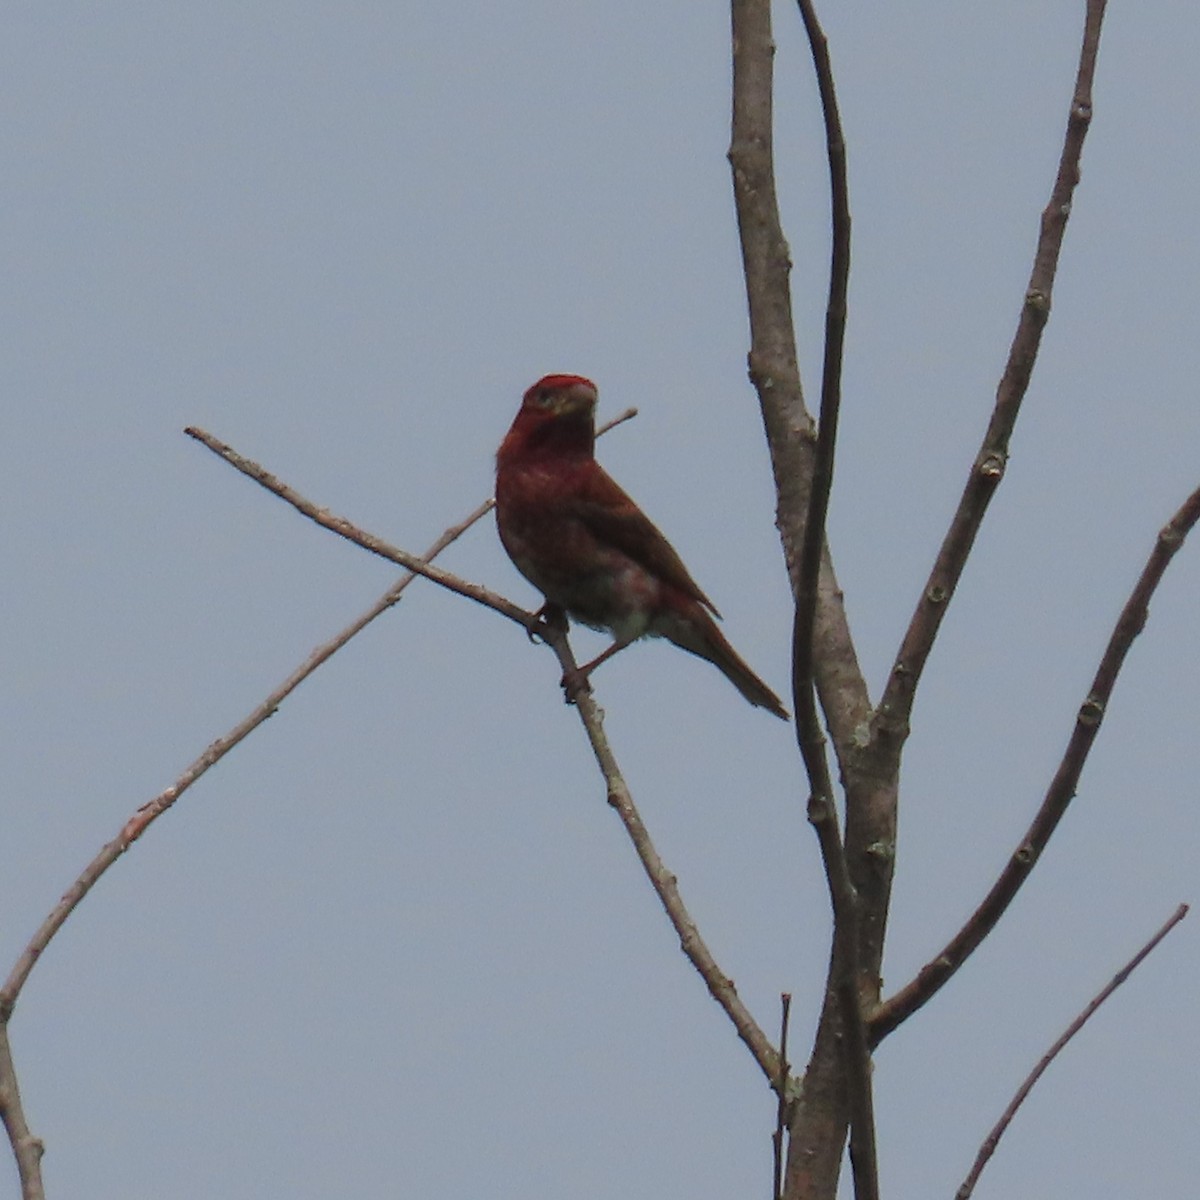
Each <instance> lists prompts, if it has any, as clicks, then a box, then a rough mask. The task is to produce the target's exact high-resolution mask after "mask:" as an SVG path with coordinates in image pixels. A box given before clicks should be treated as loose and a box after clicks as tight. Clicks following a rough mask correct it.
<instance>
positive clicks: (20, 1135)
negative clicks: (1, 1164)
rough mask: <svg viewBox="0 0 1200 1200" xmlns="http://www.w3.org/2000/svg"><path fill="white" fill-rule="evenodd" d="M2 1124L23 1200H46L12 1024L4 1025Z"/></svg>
mask: <svg viewBox="0 0 1200 1200" xmlns="http://www.w3.org/2000/svg"><path fill="white" fill-rule="evenodd" d="M0 1120H3V1122H4V1129H5V1131H6V1132H7V1134H8V1140H9V1142H10V1143H11V1145H12V1148H13V1157H14V1158H15V1159H16V1161H17V1175H18V1177H19V1178H20V1180H21V1200H45V1195H46V1193H45V1192H44V1191H43V1190H42V1151H43V1147H42V1143H41V1141H40V1140H39V1139H38V1138H35V1137H34V1136H33V1134H32V1133H30V1132H29V1126H28V1125H27V1124H26V1122H25V1110H24V1109H23V1108H22V1106H21V1089H20V1088H19V1087H18V1086H17V1072H16V1069H15V1068H14V1067H13V1060H12V1050H11V1048H10V1047H9V1044H8V1022H7V1021H6V1020H5V1021H0Z"/></svg>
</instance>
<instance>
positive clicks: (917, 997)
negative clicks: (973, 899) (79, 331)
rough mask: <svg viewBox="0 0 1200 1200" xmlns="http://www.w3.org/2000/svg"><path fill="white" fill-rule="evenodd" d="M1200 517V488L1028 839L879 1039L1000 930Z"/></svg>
mask: <svg viewBox="0 0 1200 1200" xmlns="http://www.w3.org/2000/svg"><path fill="white" fill-rule="evenodd" d="M1197 521H1200V488H1197V489H1196V490H1195V491H1194V492H1192V494H1191V495H1190V496H1189V497H1188V498H1187V499H1186V500H1185V501H1184V503H1183V504H1182V506H1181V507H1180V508H1179V510H1178V511H1177V512H1176V513H1175V515H1174V516H1173V517H1172V518H1171V519H1170V521H1168V522H1167V524H1166V525H1165V526H1163V528H1162V529H1161V530H1160V532H1159V535H1158V539H1157V540H1156V542H1155V544H1154V549H1153V550H1152V551H1151V553H1150V557H1149V559H1148V560H1147V562H1146V565H1145V567H1144V568H1143V569H1142V573H1141V576H1140V577H1139V578H1138V581H1137V584H1136V585H1135V586H1134V589H1133V591H1132V593H1130V596H1129V599H1128V600H1127V601H1126V602H1125V607H1124V608H1123V609H1122V610H1121V615H1120V617H1119V618H1118V619H1117V623H1116V626H1115V628H1114V629H1113V632H1112V636H1111V637H1110V638H1109V641H1108V646H1107V647H1106V648H1105V651H1104V655H1103V657H1102V658H1101V660H1100V665H1099V667H1098V668H1097V670H1096V674H1095V677H1094V678H1093V679H1092V686H1091V688H1090V689H1089V691H1088V694H1087V697H1086V699H1085V700H1084V702H1083V704H1082V705H1081V707H1080V709H1079V713H1078V715H1077V716H1076V718H1075V728H1074V730H1073V731H1072V733H1071V738H1070V740H1069V741H1068V743H1067V748H1066V750H1065V751H1064V752H1063V757H1062V761H1061V762H1060V763H1059V766H1058V770H1057V771H1056V772H1055V775H1054V778H1053V780H1051V783H1050V786H1049V788H1048V789H1047V791H1046V796H1045V799H1044V800H1043V801H1042V806H1041V808H1040V809H1038V813H1037V816H1035V817H1034V818H1033V823H1032V824H1031V825H1030V826H1029V829H1028V830H1027V831H1026V833H1025V836H1024V837H1023V838H1022V839H1021V844H1020V845H1019V846H1018V847H1017V849H1016V850H1015V851H1014V852H1013V854H1012V856H1011V857H1010V858H1009V860H1008V862H1007V864H1006V865H1005V867H1004V870H1003V871H1002V872H1001V873H1000V876H999V878H998V879H997V880H996V882H995V883H994V884H993V885H992V889H991V891H990V892H988V894H987V896H986V897H985V898H984V900H983V902H982V903H981V904H980V905H979V907H978V908H977V909H976V910H975V911H974V912H973V913H972V914H971V916H970V917H969V918H968V919H967V922H966V924H965V925H964V926H963V927H962V928H961V929H960V930H959V931H958V933H956V934H955V935H954V937H953V938H951V939H950V941H949V942H948V943H947V944H946V946H945V948H944V949H943V950H942V951H941V953H940V954H938V955H937V956H936V957H934V958H932V959H930V960H929V962H927V963H926V964H925V965H924V966H923V967H922V968H921V970H920V971H919V972H918V973H917V976H916V978H915V979H913V980H912V982H911V983H909V984H907V985H906V986H905V987H902V988H901V989H900V990H899V991H898V992H896V994H895V995H894V996H892V997H891V998H890V999H888V1000H887V1001H885V1002H884V1003H883V1004H881V1005H880V1006H879V1007H878V1008H877V1009H876V1010H875V1012H874V1013H873V1014H872V1015H871V1017H870V1020H869V1021H868V1029H869V1032H870V1035H871V1042H872V1044H873V1045H874V1044H878V1043H879V1042H880V1041H881V1040H882V1039H883V1038H885V1037H886V1036H887V1035H888V1034H889V1033H891V1032H892V1030H893V1029H895V1028H896V1026H898V1025H899V1024H900V1023H901V1022H902V1021H905V1020H907V1019H908V1018H909V1017H910V1016H912V1014H913V1013H914V1012H916V1011H917V1009H919V1008H920V1007H921V1006H922V1005H924V1004H925V1003H927V1002H928V1001H929V1000H930V999H931V998H932V997H933V996H934V995H936V993H937V992H938V991H939V990H940V989H941V988H942V987H943V986H944V985H945V983H946V981H947V980H948V979H949V978H950V977H951V976H952V975H953V974H954V972H955V971H957V970H958V968H959V967H961V966H962V964H963V963H964V962H965V961H966V960H967V959H968V958H969V957H970V956H971V954H973V953H974V951H975V950H976V948H977V947H978V946H979V944H980V943H981V942H982V941H983V939H984V938H985V937H987V935H988V934H989V933H990V932H991V931H992V929H993V928H994V927H995V925H996V922H997V921H999V920H1000V918H1001V916H1003V914H1004V911H1005V909H1007V908H1008V906H1009V904H1011V903H1012V900H1013V897H1014V896H1016V894H1017V892H1018V891H1019V890H1020V888H1021V885H1022V884H1023V883H1024V882H1025V880H1026V879H1027V878H1028V877H1029V872H1030V871H1032V870H1033V867H1034V864H1035V863H1037V861H1038V859H1039V858H1040V857H1041V854H1042V851H1043V850H1044V849H1045V848H1046V843H1047V842H1048V841H1049V840H1050V835H1051V834H1052V833H1053V832H1054V830H1055V829H1056V828H1057V826H1058V823H1059V821H1060V820H1061V819H1062V815H1063V813H1065V812H1066V811H1067V805H1069V804H1070V803H1071V800H1072V798H1073V797H1074V795H1075V790H1076V788H1077V787H1078V785H1079V776H1080V775H1081V774H1082V772H1083V767H1084V764H1085V763H1086V762H1087V756H1088V753H1089V751H1090V750H1091V748H1092V743H1093V742H1094V741H1095V740H1096V735H1097V733H1099V731H1100V722H1101V721H1102V720H1103V718H1104V714H1105V712H1106V711H1107V709H1108V702H1109V698H1110V697H1111V696H1112V690H1113V687H1114V685H1115V684H1116V682H1117V676H1118V675H1119V674H1120V671H1121V666H1122V664H1123V663H1124V662H1125V656H1126V655H1127V654H1128V653H1129V648H1130V646H1132V645H1133V641H1134V638H1136V637H1137V635H1138V634H1139V633H1141V631H1142V629H1143V628H1144V627H1145V624H1146V618H1147V616H1148V614H1149V610H1150V599H1151V597H1152V596H1153V595H1154V592H1155V589H1156V588H1157V587H1158V584H1159V581H1160V580H1161V579H1162V577H1163V573H1164V572H1165V571H1166V569H1167V566H1168V564H1169V563H1170V561H1171V559H1172V558H1174V557H1175V554H1176V552H1177V551H1178V550H1179V548H1180V546H1182V545H1183V543H1184V539H1185V538H1186V537H1187V535H1188V533H1189V532H1191V530H1192V528H1193V527H1194V526H1195V525H1196V522H1197Z"/></svg>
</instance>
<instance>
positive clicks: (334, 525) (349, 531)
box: [184, 425, 535, 628]
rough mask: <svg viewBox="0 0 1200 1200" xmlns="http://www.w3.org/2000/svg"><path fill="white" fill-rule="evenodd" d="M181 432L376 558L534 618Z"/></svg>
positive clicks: (511, 615) (527, 620) (201, 436)
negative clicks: (384, 559) (375, 555)
mask: <svg viewBox="0 0 1200 1200" xmlns="http://www.w3.org/2000/svg"><path fill="white" fill-rule="evenodd" d="M184 433H186V434H187V435H188V437H192V438H195V439H196V441H198V442H201V443H203V444H204V445H205V446H207V447H208V448H209V449H210V450H211V451H212V452H213V453H214V454H216V455H219V456H220V457H221V458H223V459H224V460H225V461H226V462H227V463H229V465H230V466H231V467H235V468H236V469H237V470H239V471H241V473H242V474H243V475H245V476H247V478H249V479H253V480H254V482H255V483H257V484H259V485H260V486H261V487H264V488H266V489H267V491H268V492H273V493H274V494H275V495H276V496H278V497H279V498H280V499H281V500H286V501H287V502H288V504H290V505H291V506H292V507H293V508H294V509H296V510H297V512H301V513H303V514H304V515H305V516H306V517H308V519H309V520H310V521H315V522H316V523H317V524H318V525H321V526H323V527H324V528H325V529H329V530H332V531H333V532H334V533H336V534H338V535H339V536H341V537H344V538H346V539H347V541H351V542H354V544H355V545H357V546H361V547H362V548H363V549H364V550H369V551H370V552H371V553H372V554H378V555H379V557H380V558H386V559H388V560H389V561H390V562H394V563H397V564H399V565H400V566H402V567H405V568H406V569H407V570H409V571H412V572H413V574H415V575H424V576H425V578H426V579H431V580H432V581H433V582H434V583H437V584H440V585H441V586H442V587H444V588H447V589H449V590H450V591H452V592H457V593H458V594H459V595H460V596H466V597H467V599H468V600H474V601H475V602H476V603H477V604H483V605H485V606H486V607H488V608H492V609H495V610H496V612H498V613H500V615H501V616H504V617H507V618H508V619H509V620H510V621H516V623H517V624H518V625H524V626H525V627H526V628H529V627H530V625H531V623H533V622H534V620H535V618H534V615H533V614H532V613H529V612H526V611H525V609H523V608H519V607H518V606H517V605H515V604H513V603H512V602H511V601H510V600H506V599H505V598H504V597H503V596H500V595H497V593H495V592H492V591H489V590H488V589H487V588H485V587H481V586H480V585H479V584H477V583H470V582H468V581H467V580H465V579H460V578H459V577H458V576H457V575H452V574H451V573H450V572H449V571H443V570H442V569H441V568H440V567H434V566H431V565H430V564H429V563H427V562H425V561H424V560H423V559H421V558H419V557H418V556H417V555H415V554H410V553H409V552H408V551H407V550H401V549H400V548H399V547H397V546H393V545H391V544H390V543H388V542H385V541H384V540H383V539H382V538H378V537H375V535H374V534H371V533H367V532H366V530H363V529H359V528H358V526H357V525H355V524H354V523H353V522H351V521H348V520H347V519H346V518H345V517H339V516H336V515H334V514H333V513H331V512H329V510H328V509H324V508H320V507H318V506H317V505H315V504H314V503H313V502H312V501H311V500H306V499H305V498H304V497H303V496H302V495H300V493H299V492H297V491H296V490H295V489H294V488H291V487H288V485H287V484H286V483H283V482H282V481H281V480H279V479H276V478H275V476H274V475H272V474H271V472H270V471H268V470H266V469H265V468H264V467H260V466H259V465H258V463H256V462H252V461H251V460H250V459H248V458H244V457H243V456H242V455H240V454H239V453H238V452H237V451H236V450H234V448H233V447H232V446H229V445H226V443H225V442H222V441H221V440H220V439H219V438H215V437H213V435H212V434H211V433H206V432H205V431H204V430H203V429H198V428H197V427H196V426H194V425H190V426H188V428H187V429H185V430H184Z"/></svg>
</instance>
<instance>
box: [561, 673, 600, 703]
mask: <svg viewBox="0 0 1200 1200" xmlns="http://www.w3.org/2000/svg"><path fill="white" fill-rule="evenodd" d="M559 682H560V683H561V684H562V690H563V698H564V699H565V700H566V702H567V703H568V704H575V703H576V702H577V701H578V699H579V697H580V696H581V695H583V694H584V693H585V692H587V693H588V694H589V695H590V694H591V690H592V685H591V684H590V683H589V682H588V677H587V672H586V671H581V670H580V669H579V668H578V667H576V668H575V670H573V671H564V672H563V677H562V679H561V680H560V681H559Z"/></svg>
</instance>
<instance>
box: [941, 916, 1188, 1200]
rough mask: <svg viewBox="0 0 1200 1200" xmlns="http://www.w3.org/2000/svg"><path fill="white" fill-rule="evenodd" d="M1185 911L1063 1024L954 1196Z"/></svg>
mask: <svg viewBox="0 0 1200 1200" xmlns="http://www.w3.org/2000/svg"><path fill="white" fill-rule="evenodd" d="M1187 914H1188V906H1187V905H1186V904H1181V905H1180V906H1179V907H1178V908H1177V909H1176V910H1175V911H1174V912H1173V913H1172V914H1171V916H1170V918H1169V919H1168V920H1167V922H1166V924H1164V925H1163V927H1162V928H1161V929H1160V930H1159V931H1158V932H1157V933H1156V934H1155V935H1154V936H1153V937H1152V938H1151V939H1150V940H1149V941H1148V942H1147V943H1146V944H1145V945H1144V946H1143V947H1142V948H1141V949H1140V950H1139V951H1138V952H1137V953H1136V954H1135V955H1134V956H1133V957H1132V958H1131V959H1130V960H1129V961H1128V962H1127V963H1126V964H1125V965H1124V966H1123V967H1122V968H1121V969H1120V970H1119V971H1118V972H1117V973H1116V974H1115V975H1114V976H1113V977H1112V979H1110V980H1109V981H1108V984H1107V985H1106V986H1105V987H1104V988H1102V989H1101V990H1100V992H1099V993H1098V994H1097V995H1096V996H1095V997H1094V998H1093V999H1092V1001H1091V1003H1090V1004H1089V1005H1088V1006H1087V1007H1086V1008H1085V1009H1084V1010H1083V1012H1081V1013H1080V1014H1079V1016H1077V1017H1076V1018H1075V1020H1074V1021H1072V1022H1071V1024H1070V1025H1068V1026H1067V1028H1066V1030H1065V1031H1064V1032H1063V1034H1062V1036H1061V1037H1060V1038H1059V1039H1058V1041H1056V1042H1055V1043H1054V1045H1053V1046H1051V1047H1050V1049H1049V1050H1047V1051H1046V1053H1045V1054H1044V1055H1043V1056H1042V1058H1041V1061H1039V1063H1038V1064H1037V1066H1036V1067H1034V1068H1033V1070H1032V1071H1030V1072H1029V1074H1028V1075H1027V1076H1026V1078H1025V1081H1024V1083H1022V1084H1021V1086H1020V1087H1019V1088H1017V1092H1016V1095H1015V1096H1013V1098H1012V1100H1011V1102H1010V1103H1009V1106H1008V1107H1007V1108H1006V1109H1005V1110H1004V1113H1003V1115H1002V1116H1001V1117H1000V1120H999V1121H997V1122H996V1125H995V1127H994V1128H993V1129H992V1131H991V1133H989V1134H988V1135H987V1137H986V1138H985V1139H984V1143H983V1145H982V1146H981V1147H980V1148H979V1154H978V1155H977V1156H976V1158H975V1164H974V1166H972V1167H971V1170H970V1173H969V1174H968V1175H967V1177H966V1179H965V1180H963V1183H962V1186H961V1187H960V1188H959V1189H958V1191H957V1192H955V1194H954V1200H969V1198H970V1196H971V1193H972V1192H974V1190H975V1185H976V1184H977V1183H978V1182H979V1176H980V1175H981V1174H982V1173H983V1168H984V1167H986V1166H987V1164H988V1160H989V1159H990V1158H991V1157H992V1155H993V1154H994V1153H995V1152H996V1146H997V1144H998V1143H999V1141H1000V1139H1001V1138H1002V1137H1003V1136H1004V1132H1005V1130H1007V1129H1008V1127H1009V1125H1010V1124H1011V1122H1012V1119H1013V1117H1015V1116H1016V1115H1017V1109H1019V1108H1020V1107H1021V1105H1022V1104H1024V1103H1025V1098H1026V1097H1027V1096H1028V1095H1029V1093H1030V1092H1031V1091H1033V1088H1034V1085H1035V1084H1036V1083H1037V1081H1038V1080H1039V1079H1041V1077H1042V1076H1043V1075H1044V1074H1045V1072H1046V1068H1047V1067H1048V1066H1049V1065H1050V1064H1051V1063H1052V1062H1053V1061H1054V1060H1055V1058H1057V1057H1058V1054H1059V1052H1060V1051H1061V1050H1062V1049H1063V1047H1064V1046H1066V1044H1067V1043H1068V1042H1069V1041H1070V1040H1071V1039H1072V1038H1073V1037H1074V1036H1075V1035H1076V1034H1077V1033H1078V1032H1079V1031H1080V1030H1081V1029H1082V1028H1083V1027H1084V1026H1085V1025H1086V1024H1087V1023H1088V1021H1089V1020H1090V1019H1091V1016H1092V1014H1093V1013H1094V1012H1095V1011H1096V1009H1098V1008H1099V1007H1100V1005H1102V1004H1103V1003H1104V1002H1105V1000H1107V999H1108V998H1109V996H1111V995H1112V994H1113V992H1115V991H1116V990H1117V988H1119V987H1120V986H1121V984H1123V983H1124V982H1125V980H1126V979H1128V978H1129V976H1130V975H1132V974H1133V972H1134V971H1136V970H1137V968H1138V967H1139V966H1141V964H1142V962H1143V960H1144V959H1145V958H1146V957H1147V956H1148V955H1149V954H1151V953H1152V952H1153V951H1154V949H1155V947H1156V946H1157V945H1158V944H1159V942H1161V941H1162V940H1163V938H1165V937H1166V936H1167V934H1168V933H1170V932H1171V930H1172V929H1174V928H1175V926H1176V925H1178V924H1179V922H1180V921H1182V920H1183V918H1184V917H1186V916H1187Z"/></svg>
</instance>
